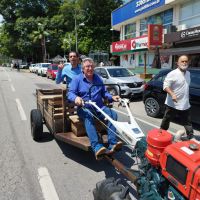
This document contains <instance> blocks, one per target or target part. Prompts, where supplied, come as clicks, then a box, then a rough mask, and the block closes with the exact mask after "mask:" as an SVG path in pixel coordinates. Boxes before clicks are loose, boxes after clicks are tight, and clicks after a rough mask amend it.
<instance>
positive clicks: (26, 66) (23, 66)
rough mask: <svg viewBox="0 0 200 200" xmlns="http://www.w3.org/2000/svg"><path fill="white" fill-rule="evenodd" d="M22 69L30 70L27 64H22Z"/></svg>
mask: <svg viewBox="0 0 200 200" xmlns="http://www.w3.org/2000/svg"><path fill="white" fill-rule="evenodd" d="M19 68H20V69H28V65H27V64H21V65H20V66H19Z"/></svg>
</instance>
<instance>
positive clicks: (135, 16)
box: [111, 0, 173, 67]
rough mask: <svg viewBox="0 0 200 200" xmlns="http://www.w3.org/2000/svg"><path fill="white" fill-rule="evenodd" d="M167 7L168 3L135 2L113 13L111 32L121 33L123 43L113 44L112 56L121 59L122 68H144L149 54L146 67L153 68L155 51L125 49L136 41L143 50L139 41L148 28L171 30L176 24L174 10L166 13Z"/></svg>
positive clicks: (143, 48)
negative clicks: (170, 27)
mask: <svg viewBox="0 0 200 200" xmlns="http://www.w3.org/2000/svg"><path fill="white" fill-rule="evenodd" d="M164 5H165V0H148V1H141V0H137V1H135V0H134V1H130V2H129V3H127V4H125V5H124V6H122V7H120V8H118V9H116V10H114V11H113V12H112V29H113V30H117V31H120V41H117V42H114V43H113V44H112V50H111V53H112V54H113V55H118V56H119V57H120V65H122V66H125V67H127V66H128V67H143V66H144V65H145V60H144V54H146V66H147V67H152V66H153V63H154V59H155V49H149V48H148V47H147V46H144V47H140V48H138V47H136V48H135V49H131V48H129V49H126V48H124V47H123V45H124V46H126V43H128V42H130V41H131V40H136V43H138V46H140V45H139V44H140V41H142V40H144V37H145V36H147V35H148V34H149V33H148V25H149V24H160V25H163V27H164V28H165V29H166V28H168V27H169V26H170V24H171V23H172V21H173V19H172V18H173V17H172V16H173V10H172V9H171V8H169V7H167V8H165V9H164V8H163V6H164ZM130 43H131V42H130ZM141 43H143V41H142V42H141ZM146 43H148V38H146ZM115 45H116V47H117V48H118V50H117V49H116V48H115ZM120 45H121V46H120ZM130 45H131V44H130ZM127 47H128V45H127ZM130 47H131V46H130Z"/></svg>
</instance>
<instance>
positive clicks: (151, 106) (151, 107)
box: [145, 97, 161, 117]
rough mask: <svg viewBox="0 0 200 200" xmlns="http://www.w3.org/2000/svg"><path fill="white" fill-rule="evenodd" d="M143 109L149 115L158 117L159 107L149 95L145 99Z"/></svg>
mask: <svg viewBox="0 0 200 200" xmlns="http://www.w3.org/2000/svg"><path fill="white" fill-rule="evenodd" d="M145 111H146V113H147V115H148V116H150V117H158V116H159V115H160V114H161V109H160V105H159V103H158V101H157V100H156V99H155V98H153V97H149V98H147V99H146V100H145Z"/></svg>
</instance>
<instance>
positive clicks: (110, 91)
mask: <svg viewBox="0 0 200 200" xmlns="http://www.w3.org/2000/svg"><path fill="white" fill-rule="evenodd" d="M107 90H108V92H109V93H110V94H111V95H113V96H115V95H118V92H117V90H116V89H115V88H107Z"/></svg>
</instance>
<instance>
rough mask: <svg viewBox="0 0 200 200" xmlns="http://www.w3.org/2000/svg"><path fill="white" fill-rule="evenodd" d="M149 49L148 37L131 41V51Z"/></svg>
mask: <svg viewBox="0 0 200 200" xmlns="http://www.w3.org/2000/svg"><path fill="white" fill-rule="evenodd" d="M147 48H148V37H147V36H144V37H139V38H134V39H132V40H131V50H137V49H147Z"/></svg>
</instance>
